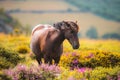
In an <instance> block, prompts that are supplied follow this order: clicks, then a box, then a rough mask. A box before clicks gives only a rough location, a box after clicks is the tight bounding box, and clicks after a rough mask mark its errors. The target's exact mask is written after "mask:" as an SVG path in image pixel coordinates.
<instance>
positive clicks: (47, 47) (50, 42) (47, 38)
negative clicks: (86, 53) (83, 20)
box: [30, 21, 80, 64]
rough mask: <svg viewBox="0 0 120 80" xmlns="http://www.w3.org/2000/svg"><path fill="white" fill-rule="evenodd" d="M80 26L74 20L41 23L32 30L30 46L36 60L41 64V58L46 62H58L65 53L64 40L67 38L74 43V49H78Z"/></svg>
mask: <svg viewBox="0 0 120 80" xmlns="http://www.w3.org/2000/svg"><path fill="white" fill-rule="evenodd" d="M78 30H79V26H78V25H77V23H76V22H73V21H61V22H57V23H55V24H53V26H52V25H48V24H44V25H43V24H39V25H37V26H36V27H35V28H33V30H32V34H31V42H30V48H31V50H32V52H33V53H34V54H35V56H36V60H37V62H38V63H39V64H41V63H42V62H41V58H43V59H44V62H45V63H49V64H52V60H54V62H55V64H58V63H59V61H60V57H61V55H62V53H63V41H64V40H65V39H67V40H68V42H69V43H70V44H71V45H72V47H73V49H78V48H79V46H80V44H79V38H78V36H77V34H78Z"/></svg>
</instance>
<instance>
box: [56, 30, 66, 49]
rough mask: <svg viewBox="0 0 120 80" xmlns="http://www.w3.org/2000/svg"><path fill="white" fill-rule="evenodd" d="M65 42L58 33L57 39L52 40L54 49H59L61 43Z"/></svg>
mask: <svg viewBox="0 0 120 80" xmlns="http://www.w3.org/2000/svg"><path fill="white" fill-rule="evenodd" d="M64 40H65V37H64V34H63V33H61V32H59V35H58V36H57V38H56V39H55V40H54V43H55V47H56V48H59V47H60V46H61V44H62V43H63V41H64Z"/></svg>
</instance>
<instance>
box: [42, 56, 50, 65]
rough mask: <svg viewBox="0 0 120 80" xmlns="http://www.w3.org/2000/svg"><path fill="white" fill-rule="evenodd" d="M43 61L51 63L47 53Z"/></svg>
mask: <svg viewBox="0 0 120 80" xmlns="http://www.w3.org/2000/svg"><path fill="white" fill-rule="evenodd" d="M44 61H45V63H46V64H52V58H51V57H50V56H48V55H45V56H44Z"/></svg>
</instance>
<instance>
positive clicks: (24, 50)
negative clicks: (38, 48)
mask: <svg viewBox="0 0 120 80" xmlns="http://www.w3.org/2000/svg"><path fill="white" fill-rule="evenodd" d="M16 50H17V52H19V53H22V54H25V53H28V52H29V48H28V46H26V45H22V46H18V47H17V49H16Z"/></svg>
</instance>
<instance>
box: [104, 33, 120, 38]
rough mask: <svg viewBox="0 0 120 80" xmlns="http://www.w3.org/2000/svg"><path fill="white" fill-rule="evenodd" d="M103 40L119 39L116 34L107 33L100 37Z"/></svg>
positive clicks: (119, 36)
mask: <svg viewBox="0 0 120 80" xmlns="http://www.w3.org/2000/svg"><path fill="white" fill-rule="evenodd" d="M102 38H103V39H120V35H119V34H117V33H107V34H104V35H103V36H102Z"/></svg>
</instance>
